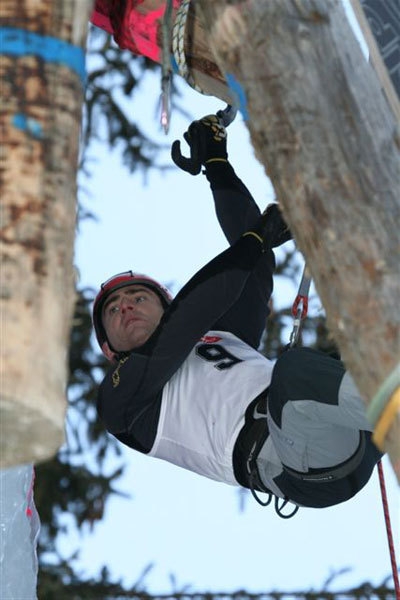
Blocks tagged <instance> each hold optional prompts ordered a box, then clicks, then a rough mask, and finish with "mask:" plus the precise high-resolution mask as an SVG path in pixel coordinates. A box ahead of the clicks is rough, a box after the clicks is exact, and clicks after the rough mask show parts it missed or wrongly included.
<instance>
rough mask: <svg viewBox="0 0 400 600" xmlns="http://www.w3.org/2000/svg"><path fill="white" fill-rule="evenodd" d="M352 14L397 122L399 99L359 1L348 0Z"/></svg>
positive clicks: (399, 115) (399, 109) (399, 106)
mask: <svg viewBox="0 0 400 600" xmlns="http://www.w3.org/2000/svg"><path fill="white" fill-rule="evenodd" d="M350 2H351V6H352V8H353V11H354V14H355V16H356V17H357V21H358V24H359V26H360V29H361V31H362V33H363V35H364V38H365V41H366V44H367V46H368V51H369V54H370V63H371V65H372V67H373V68H374V69H375V71H376V74H377V75H378V78H379V81H380V82H381V85H382V89H383V91H384V93H385V95H386V98H387V100H388V102H389V104H390V107H391V109H392V111H393V113H394V115H395V116H396V118H397V119H398V120H400V102H399V97H398V95H397V93H396V90H395V88H394V85H393V83H392V80H391V78H390V76H389V73H388V70H387V68H386V65H385V63H384V61H383V58H382V55H381V52H380V49H379V46H378V43H377V41H376V39H375V36H374V35H373V33H372V31H371V27H370V25H369V23H368V20H367V18H366V16H365V12H364V10H363V8H362V6H361V3H360V0H350Z"/></svg>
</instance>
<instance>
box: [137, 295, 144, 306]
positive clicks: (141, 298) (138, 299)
mask: <svg viewBox="0 0 400 600" xmlns="http://www.w3.org/2000/svg"><path fill="white" fill-rule="evenodd" d="M145 300H146V298H145V296H136V298H135V302H136V304H139V303H140V302H144V301H145Z"/></svg>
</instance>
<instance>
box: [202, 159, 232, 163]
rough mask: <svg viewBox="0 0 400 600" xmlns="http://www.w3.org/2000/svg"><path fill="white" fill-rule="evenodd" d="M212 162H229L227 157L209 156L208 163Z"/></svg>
mask: <svg viewBox="0 0 400 600" xmlns="http://www.w3.org/2000/svg"><path fill="white" fill-rule="evenodd" d="M210 162H226V163H227V162H228V161H227V160H226V158H209V159H208V160H206V164H208V163H210Z"/></svg>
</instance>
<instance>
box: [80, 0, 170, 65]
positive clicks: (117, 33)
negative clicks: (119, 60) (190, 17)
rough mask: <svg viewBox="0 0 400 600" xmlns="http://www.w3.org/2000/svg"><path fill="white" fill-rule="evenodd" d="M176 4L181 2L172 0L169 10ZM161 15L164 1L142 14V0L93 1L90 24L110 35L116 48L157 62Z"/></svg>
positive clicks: (160, 35)
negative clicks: (116, 45)
mask: <svg viewBox="0 0 400 600" xmlns="http://www.w3.org/2000/svg"><path fill="white" fill-rule="evenodd" d="M152 4H154V2H153V3H152ZM180 4H181V0H174V2H173V8H174V9H177V8H178V7H179V5H180ZM139 7H140V8H139ZM164 11H165V0H160V2H159V6H158V7H157V8H155V9H153V10H146V0H96V2H95V7H94V11H93V13H92V16H91V19H90V20H91V22H92V23H93V25H96V26H97V27H100V28H101V29H104V30H105V31H107V32H108V33H111V34H113V36H114V40H115V42H116V43H117V44H118V46H119V47H120V48H122V49H127V50H130V51H131V52H133V53H135V54H142V55H143V56H147V58H150V59H151V60H154V61H155V62H161V43H162V42H161V39H162V34H161V27H162V17H163V15H164Z"/></svg>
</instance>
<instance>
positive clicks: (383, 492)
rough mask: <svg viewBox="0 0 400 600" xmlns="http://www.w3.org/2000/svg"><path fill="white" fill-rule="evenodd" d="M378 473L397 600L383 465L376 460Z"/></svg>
mask: <svg viewBox="0 0 400 600" xmlns="http://www.w3.org/2000/svg"><path fill="white" fill-rule="evenodd" d="M378 475H379V485H380V488H381V496H382V506H383V514H384V517H385V525H386V533H387V539H388V545H389V554H390V562H391V565H392V572H393V581H394V589H395V592H396V598H397V600H399V599H400V584H399V576H398V573H397V562H396V553H395V550H394V543H393V534H392V526H391V522H390V513H389V503H388V499H387V494H386V485H385V477H384V474H383V466H382V461H381V460H380V461H379V462H378Z"/></svg>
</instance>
